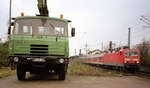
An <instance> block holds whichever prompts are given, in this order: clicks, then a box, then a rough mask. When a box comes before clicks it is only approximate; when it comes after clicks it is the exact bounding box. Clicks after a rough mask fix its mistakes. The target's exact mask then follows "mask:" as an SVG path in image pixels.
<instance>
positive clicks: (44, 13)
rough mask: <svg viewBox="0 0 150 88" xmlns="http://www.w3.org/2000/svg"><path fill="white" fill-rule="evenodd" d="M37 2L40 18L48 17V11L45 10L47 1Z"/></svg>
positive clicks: (40, 0) (39, 0)
mask: <svg viewBox="0 0 150 88" xmlns="http://www.w3.org/2000/svg"><path fill="white" fill-rule="evenodd" d="M37 1H38V4H37V6H38V9H39V13H40V16H48V15H49V11H48V8H47V0H37Z"/></svg>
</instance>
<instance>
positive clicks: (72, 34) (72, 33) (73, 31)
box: [71, 28, 75, 37]
mask: <svg viewBox="0 0 150 88" xmlns="http://www.w3.org/2000/svg"><path fill="white" fill-rule="evenodd" d="M71 36H72V37H74V36H75V28H72V30H71Z"/></svg>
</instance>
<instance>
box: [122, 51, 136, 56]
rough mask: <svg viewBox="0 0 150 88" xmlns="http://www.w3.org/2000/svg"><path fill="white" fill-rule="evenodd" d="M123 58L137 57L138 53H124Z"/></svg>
mask: <svg viewBox="0 0 150 88" xmlns="http://www.w3.org/2000/svg"><path fill="white" fill-rule="evenodd" d="M124 54H125V56H138V52H131V51H130V52H125V53H124Z"/></svg>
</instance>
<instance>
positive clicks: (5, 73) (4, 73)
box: [0, 67, 16, 78]
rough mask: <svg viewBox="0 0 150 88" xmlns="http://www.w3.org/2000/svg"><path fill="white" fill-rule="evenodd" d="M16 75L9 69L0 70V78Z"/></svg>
mask: <svg viewBox="0 0 150 88" xmlns="http://www.w3.org/2000/svg"><path fill="white" fill-rule="evenodd" d="M14 74H16V71H15V70H11V69H10V68H9V67H1V68H0V78H4V77H7V76H10V75H14Z"/></svg>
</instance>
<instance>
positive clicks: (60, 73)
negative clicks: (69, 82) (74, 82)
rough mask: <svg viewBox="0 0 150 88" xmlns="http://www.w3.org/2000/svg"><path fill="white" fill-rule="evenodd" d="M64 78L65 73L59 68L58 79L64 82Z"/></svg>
mask: <svg viewBox="0 0 150 88" xmlns="http://www.w3.org/2000/svg"><path fill="white" fill-rule="evenodd" d="M65 78H66V72H65V70H64V68H60V72H59V79H60V80H65Z"/></svg>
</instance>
